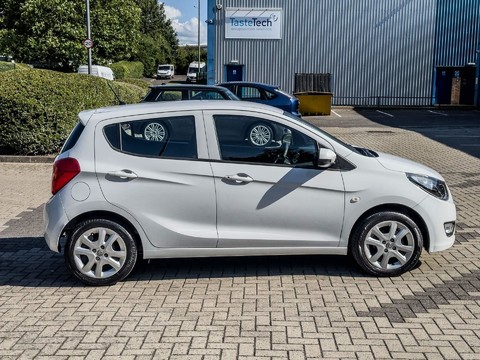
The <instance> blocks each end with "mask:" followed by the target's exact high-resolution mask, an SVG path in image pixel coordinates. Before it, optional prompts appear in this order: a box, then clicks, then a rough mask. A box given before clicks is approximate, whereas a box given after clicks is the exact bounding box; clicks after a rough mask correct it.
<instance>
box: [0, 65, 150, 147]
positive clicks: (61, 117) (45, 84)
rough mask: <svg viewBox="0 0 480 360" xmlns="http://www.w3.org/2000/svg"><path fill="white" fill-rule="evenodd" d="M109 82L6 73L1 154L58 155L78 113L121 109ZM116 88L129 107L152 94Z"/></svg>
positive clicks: (1, 87)
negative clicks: (87, 110)
mask: <svg viewBox="0 0 480 360" xmlns="http://www.w3.org/2000/svg"><path fill="white" fill-rule="evenodd" d="M108 81H109V80H105V79H102V78H99V77H95V76H90V75H81V74H64V73H59V72H54V71H48V70H31V71H6V72H3V73H0V133H1V134H2V136H1V137H0V153H3V154H19V155H37V154H52V153H56V152H58V151H59V149H60V147H61V145H62V144H63V142H64V141H65V139H66V138H67V136H68V134H69V133H70V131H71V130H72V128H73V126H74V125H75V123H76V121H77V114H78V112H80V111H82V110H85V109H92V108H98V107H103V106H107V105H114V104H117V100H116V98H115V96H114V94H113V93H112V91H111V90H110V88H109V87H108V85H107V82H108ZM110 84H111V86H112V87H113V88H114V90H115V92H117V93H118V94H119V96H120V98H121V100H122V101H124V102H127V103H135V102H138V101H139V100H140V99H141V98H142V97H143V96H144V95H145V93H146V91H145V89H143V88H140V87H138V86H136V85H133V84H126V83H119V82H116V81H112V82H110Z"/></svg>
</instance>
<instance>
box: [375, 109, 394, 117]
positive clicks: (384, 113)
mask: <svg viewBox="0 0 480 360" xmlns="http://www.w3.org/2000/svg"><path fill="white" fill-rule="evenodd" d="M377 112H379V113H380V114H383V115H387V116H390V117H394V116H393V115H392V114H389V113H386V112H383V111H380V110H377Z"/></svg>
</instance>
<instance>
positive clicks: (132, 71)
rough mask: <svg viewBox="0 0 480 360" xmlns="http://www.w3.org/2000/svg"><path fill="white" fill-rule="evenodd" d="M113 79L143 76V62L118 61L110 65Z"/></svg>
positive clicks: (139, 77)
mask: <svg viewBox="0 0 480 360" xmlns="http://www.w3.org/2000/svg"><path fill="white" fill-rule="evenodd" d="M110 68H111V69H112V70H113V74H114V75H115V79H126V78H135V79H141V78H142V77H143V64H142V63H141V62H140V61H119V62H116V63H113V64H111V65H110Z"/></svg>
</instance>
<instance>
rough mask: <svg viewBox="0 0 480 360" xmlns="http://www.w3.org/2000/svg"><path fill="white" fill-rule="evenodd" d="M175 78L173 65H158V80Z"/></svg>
mask: <svg viewBox="0 0 480 360" xmlns="http://www.w3.org/2000/svg"><path fill="white" fill-rule="evenodd" d="M174 76H175V66H174V65H172V64H164V65H158V67H157V79H173V77H174Z"/></svg>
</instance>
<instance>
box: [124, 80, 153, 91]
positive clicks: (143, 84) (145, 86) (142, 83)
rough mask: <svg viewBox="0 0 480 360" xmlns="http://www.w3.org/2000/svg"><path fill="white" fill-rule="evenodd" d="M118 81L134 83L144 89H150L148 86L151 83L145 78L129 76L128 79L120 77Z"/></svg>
mask: <svg viewBox="0 0 480 360" xmlns="http://www.w3.org/2000/svg"><path fill="white" fill-rule="evenodd" d="M117 82H123V83H127V84H132V85H136V86H138V87H140V88H142V89H145V90H148V87H149V86H150V85H151V82H150V81H147V80H143V79H132V78H127V79H120V80H117Z"/></svg>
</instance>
